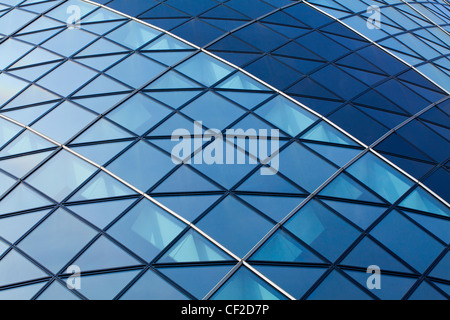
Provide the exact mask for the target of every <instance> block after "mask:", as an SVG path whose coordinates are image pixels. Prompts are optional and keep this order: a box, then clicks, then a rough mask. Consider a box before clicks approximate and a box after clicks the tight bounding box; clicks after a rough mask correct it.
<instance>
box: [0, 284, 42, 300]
mask: <svg viewBox="0 0 450 320" xmlns="http://www.w3.org/2000/svg"><path fill="white" fill-rule="evenodd" d="M44 285H45V282H41V283H36V284H32V285H28V286H23V287H16V288H12V289H8V290H2V291H0V300H16V301H17V300H30V299H31V298H33V296H34V295H35V294H36V293H37V292H38V291H39V290H40V289H41V288H42V287H43V286H44Z"/></svg>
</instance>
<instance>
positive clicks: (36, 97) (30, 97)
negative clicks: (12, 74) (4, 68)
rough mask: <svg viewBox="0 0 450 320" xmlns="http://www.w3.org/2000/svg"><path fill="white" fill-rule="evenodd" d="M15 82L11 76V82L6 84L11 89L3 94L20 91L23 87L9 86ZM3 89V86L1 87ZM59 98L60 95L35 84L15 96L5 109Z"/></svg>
mask: <svg viewBox="0 0 450 320" xmlns="http://www.w3.org/2000/svg"><path fill="white" fill-rule="evenodd" d="M0 81H1V75H0ZM14 82H15V79H14V78H11V81H10V83H9V84H7V85H6V90H9V91H8V92H4V93H2V94H4V95H5V96H6V95H7V94H8V93H14V94H15V93H18V92H19V91H20V90H22V89H21V88H18V89H16V88H8V86H9V85H13V84H14ZM23 87H25V85H23ZM1 89H3V88H1ZM1 89H0V90H1ZM14 90H16V91H15V92H14ZM57 99H59V97H58V96H56V95H54V94H53V93H50V92H49V91H46V90H44V89H42V88H40V87H38V86H36V85H34V84H33V85H31V86H29V87H28V88H27V89H26V90H24V91H23V92H22V93H20V95H19V96H17V97H16V98H14V100H12V101H11V102H9V103H8V104H7V105H6V106H5V107H4V108H3V109H11V108H14V107H18V106H27V105H32V104H38V103H42V102H48V101H52V100H57Z"/></svg>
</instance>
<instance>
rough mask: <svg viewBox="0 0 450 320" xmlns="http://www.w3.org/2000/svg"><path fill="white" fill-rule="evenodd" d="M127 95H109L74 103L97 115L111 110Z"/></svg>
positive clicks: (77, 100)
mask: <svg viewBox="0 0 450 320" xmlns="http://www.w3.org/2000/svg"><path fill="white" fill-rule="evenodd" d="M126 96H127V95H126V94H119V95H109V96H100V97H94V98H84V99H76V100H74V101H75V102H77V103H79V104H81V105H83V106H85V107H86V108H89V109H91V110H93V111H95V112H97V113H100V114H102V113H104V112H105V111H106V110H108V109H110V108H112V107H113V106H114V105H116V104H117V103H118V102H119V101H121V100H123V99H124V98H125V97H126Z"/></svg>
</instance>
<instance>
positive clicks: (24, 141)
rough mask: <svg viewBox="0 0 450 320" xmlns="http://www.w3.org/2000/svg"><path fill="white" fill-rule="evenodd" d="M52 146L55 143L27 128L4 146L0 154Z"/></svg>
mask: <svg viewBox="0 0 450 320" xmlns="http://www.w3.org/2000/svg"><path fill="white" fill-rule="evenodd" d="M52 147H55V144H53V143H51V142H49V141H47V140H45V139H44V138H41V137H39V136H38V135H37V134H35V133H32V132H31V131H29V130H26V131H24V132H23V133H21V134H20V135H19V136H18V137H17V138H15V139H14V140H13V141H12V142H11V143H9V144H8V145H7V146H6V147H5V148H3V149H2V151H0V156H1V157H5V156H10V155H16V154H21V153H26V152H30V151H36V150H41V149H47V148H52Z"/></svg>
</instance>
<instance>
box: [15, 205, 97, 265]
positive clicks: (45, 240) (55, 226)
mask: <svg viewBox="0 0 450 320" xmlns="http://www.w3.org/2000/svg"><path fill="white" fill-rule="evenodd" d="M95 234H96V232H95V231H94V230H93V229H92V228H90V227H88V226H87V225H86V224H84V223H82V222H81V221H80V220H78V219H76V218H74V217H73V216H72V215H70V214H68V213H67V212H66V211H64V210H62V209H59V210H57V211H55V212H54V213H53V214H52V215H51V216H50V217H49V218H47V219H46V220H45V221H44V222H43V223H42V224H40V225H39V226H38V227H37V228H36V229H35V230H33V231H32V232H31V233H30V234H29V235H28V236H27V237H26V238H25V239H24V240H22V241H21V242H20V244H19V247H20V248H21V249H22V250H23V251H25V252H27V253H28V254H29V255H30V256H32V257H33V258H34V259H36V260H37V261H39V262H40V263H42V264H43V265H44V266H45V267H46V268H48V269H49V270H50V271H52V272H54V273H56V272H58V271H59V270H60V269H61V268H62V267H64V265H65V264H66V263H68V262H69V260H70V259H71V258H72V257H73V256H74V255H75V254H76V253H78V251H79V250H81V249H82V248H83V247H84V246H85V245H86V244H87V243H88V242H89V241H90V240H91V239H92V238H93V237H94V235H95Z"/></svg>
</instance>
